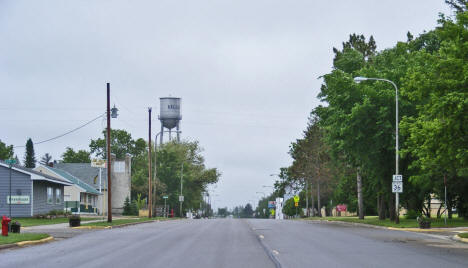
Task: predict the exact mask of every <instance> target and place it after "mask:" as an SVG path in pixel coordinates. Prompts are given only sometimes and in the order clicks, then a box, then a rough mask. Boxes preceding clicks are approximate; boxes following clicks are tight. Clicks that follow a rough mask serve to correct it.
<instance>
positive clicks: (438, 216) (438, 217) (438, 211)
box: [437, 202, 444, 219]
mask: <svg viewBox="0 0 468 268" xmlns="http://www.w3.org/2000/svg"><path fill="white" fill-rule="evenodd" d="M443 206H444V203H442V202H440V206H439V209H438V210H437V219H440V216H441V214H440V211H441V210H442V207H443Z"/></svg>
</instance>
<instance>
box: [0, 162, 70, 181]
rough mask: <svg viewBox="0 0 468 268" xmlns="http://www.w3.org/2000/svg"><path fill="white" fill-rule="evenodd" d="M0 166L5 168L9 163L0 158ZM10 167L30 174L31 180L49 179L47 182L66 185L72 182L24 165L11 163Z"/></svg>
mask: <svg viewBox="0 0 468 268" xmlns="http://www.w3.org/2000/svg"><path fill="white" fill-rule="evenodd" d="M0 166H3V167H6V168H9V167H10V165H8V164H7V163H5V162H4V161H2V160H0ZM12 169H13V170H16V171H18V172H21V173H24V174H29V175H31V180H39V181H40V180H42V181H49V182H53V183H58V184H62V185H66V186H70V185H73V183H71V182H70V181H68V180H66V179H61V178H56V177H53V176H49V175H47V174H44V173H41V172H38V171H35V170H32V169H30V168H26V167H23V166H19V165H12Z"/></svg>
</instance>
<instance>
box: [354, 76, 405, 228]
mask: <svg viewBox="0 0 468 268" xmlns="http://www.w3.org/2000/svg"><path fill="white" fill-rule="evenodd" d="M366 80H374V81H383V82H387V83H390V84H392V85H393V87H394V88H395V172H396V174H395V175H399V170H398V160H399V156H398V150H399V145H398V87H397V85H396V84H395V83H394V82H393V81H390V80H388V79H383V78H368V77H359V76H358V77H355V78H354V82H356V83H359V82H361V81H366ZM395 212H396V215H395V223H396V224H399V223H400V209H399V194H398V192H396V193H395Z"/></svg>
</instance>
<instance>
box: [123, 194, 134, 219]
mask: <svg viewBox="0 0 468 268" xmlns="http://www.w3.org/2000/svg"><path fill="white" fill-rule="evenodd" d="M122 214H123V215H126V216H129V215H132V214H133V211H132V206H131V203H130V198H128V196H127V197H126V198H125V201H124V206H123V212H122Z"/></svg>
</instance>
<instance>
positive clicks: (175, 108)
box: [159, 97, 182, 144]
mask: <svg viewBox="0 0 468 268" xmlns="http://www.w3.org/2000/svg"><path fill="white" fill-rule="evenodd" d="M159 103H160V107H161V108H160V112H159V120H160V121H161V134H160V135H161V137H160V143H159V144H162V143H163V136H164V128H166V129H168V130H169V140H171V139H172V136H171V134H172V133H171V131H172V129H173V128H176V133H177V141H180V131H179V129H180V120H181V119H182V116H181V115H180V98H174V97H164V98H159Z"/></svg>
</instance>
